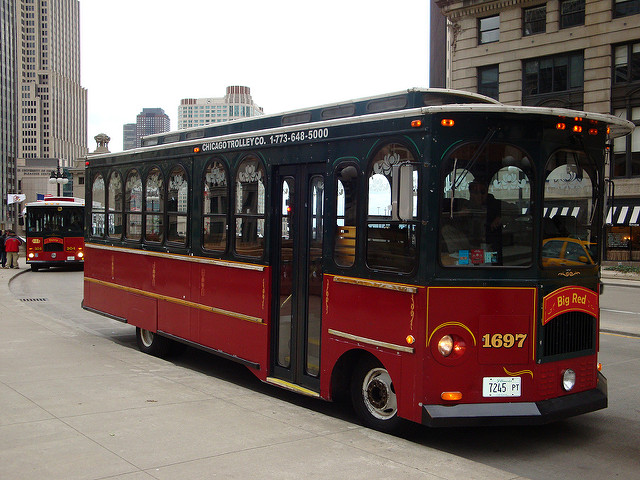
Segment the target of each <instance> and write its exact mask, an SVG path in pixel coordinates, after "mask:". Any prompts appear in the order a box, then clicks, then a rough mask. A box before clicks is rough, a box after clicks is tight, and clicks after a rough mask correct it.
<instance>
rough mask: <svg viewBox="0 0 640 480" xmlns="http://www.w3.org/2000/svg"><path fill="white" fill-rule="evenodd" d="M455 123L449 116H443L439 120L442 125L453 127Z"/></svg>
mask: <svg viewBox="0 0 640 480" xmlns="http://www.w3.org/2000/svg"><path fill="white" fill-rule="evenodd" d="M455 123H456V122H454V121H453V119H451V118H443V119H442V121H441V122H440V125H442V126H443V127H453V126H454V125H455Z"/></svg>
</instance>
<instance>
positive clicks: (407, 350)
mask: <svg viewBox="0 0 640 480" xmlns="http://www.w3.org/2000/svg"><path fill="white" fill-rule="evenodd" d="M327 331H328V332H329V334H330V335H334V336H336V337H340V338H345V339H347V340H354V341H356V342H360V343H366V344H367V345H373V346H375V347H383V348H388V349H390V350H395V351H397V352H405V353H413V348H411V347H405V346H403V345H396V344H394V343H387V342H381V341H380V340H373V339H372V338H366V337H360V336H358V335H352V334H351V333H345V332H340V331H338V330H334V329H332V328H330V329H329V330H327Z"/></svg>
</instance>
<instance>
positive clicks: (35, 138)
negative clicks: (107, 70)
mask: <svg viewBox="0 0 640 480" xmlns="http://www.w3.org/2000/svg"><path fill="white" fill-rule="evenodd" d="M79 11H80V4H79V2H78V0H3V2H2V4H1V5H0V22H1V27H2V28H1V29H0V37H1V42H0V56H1V62H0V64H1V70H2V71H1V75H0V87H1V88H0V97H1V99H0V102H1V107H2V108H1V110H0V131H1V133H0V135H2V138H1V142H0V176H1V180H0V182H1V183H0V187H1V188H0V190H1V191H2V192H1V193H2V221H5V222H7V223H8V224H10V223H15V216H12V215H14V212H15V211H16V209H15V208H9V209H8V210H7V195H6V194H7V193H12V192H16V193H17V192H18V191H19V189H20V179H19V178H16V177H17V174H18V167H19V166H24V165H25V164H26V162H27V161H29V160H34V159H56V161H57V162H58V163H59V165H60V166H62V167H68V166H71V165H74V164H75V160H76V159H77V158H78V157H81V156H84V155H86V153H87V91H86V90H85V89H84V88H82V86H81V85H80V12H79ZM27 200H31V199H29V198H28V199H27Z"/></svg>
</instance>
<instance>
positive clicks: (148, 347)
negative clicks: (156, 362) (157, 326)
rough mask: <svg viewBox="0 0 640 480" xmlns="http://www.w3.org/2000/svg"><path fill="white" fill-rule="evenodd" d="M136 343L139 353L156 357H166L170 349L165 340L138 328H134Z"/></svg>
mask: <svg viewBox="0 0 640 480" xmlns="http://www.w3.org/2000/svg"><path fill="white" fill-rule="evenodd" d="M136 341H137V343H138V348H139V349H140V351H142V352H144V353H148V354H149V355H154V356H156V357H166V356H167V355H168V354H169V350H170V347H171V341H170V340H168V339H167V338H165V337H161V336H160V335H158V334H157V333H153V332H151V331H149V330H145V329H144V328H140V327H136Z"/></svg>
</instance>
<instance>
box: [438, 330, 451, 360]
mask: <svg viewBox="0 0 640 480" xmlns="http://www.w3.org/2000/svg"><path fill="white" fill-rule="evenodd" d="M452 350H453V338H451V336H450V335H445V336H444V337H442V338H441V339H440V341H439V342H438V351H439V352H440V355H442V356H443V357H448V356H449V355H451V352H452Z"/></svg>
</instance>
